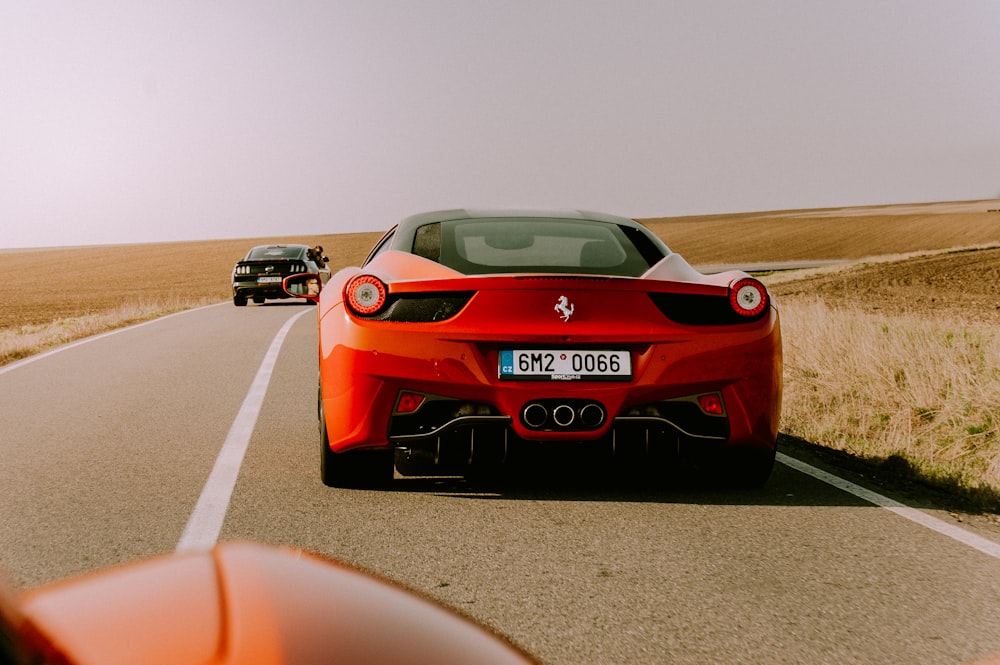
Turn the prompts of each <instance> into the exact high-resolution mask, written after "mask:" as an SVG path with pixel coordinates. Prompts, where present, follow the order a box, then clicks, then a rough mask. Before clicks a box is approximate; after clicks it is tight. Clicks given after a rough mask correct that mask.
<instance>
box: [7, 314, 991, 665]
mask: <svg viewBox="0 0 1000 665" xmlns="http://www.w3.org/2000/svg"><path fill="white" fill-rule="evenodd" d="M299 314H302V316H299V317H298V318H297V319H296V320H295V321H294V322H290V319H291V318H292V317H294V316H296V315H299ZM286 324H288V325H290V327H289V328H288V329H287V337H286V338H285V339H284V340H283V344H282V345H281V346H280V353H277V355H276V357H275V358H273V360H274V371H273V375H272V376H271V377H270V381H269V383H268V384H267V388H266V393H262V394H261V405H260V410H259V415H258V416H257V418H256V420H255V421H253V420H251V421H250V424H249V427H248V426H247V424H246V422H244V423H243V426H244V428H245V429H247V432H248V439H247V441H246V451H245V457H243V459H242V465H241V466H240V467H239V475H238V476H237V477H236V479H235V486H234V487H232V493H231V496H229V495H228V494H227V495H226V498H227V500H229V503H228V509H227V510H225V512H224V516H225V521H224V522H223V523H222V525H221V532H220V533H219V534H218V537H219V538H220V539H222V540H231V539H252V540H257V541H263V542H270V543H281V544H291V545H296V546H301V547H305V548H308V549H311V550H315V551H317V552H321V553H323V554H326V555H330V556H333V557H337V558H340V559H344V560H346V561H349V562H351V563H354V564H357V565H360V566H362V567H364V568H367V569H370V570H373V571H376V572H379V573H381V574H383V575H386V576H388V577H390V578H392V579H395V580H398V581H399V582H401V583H403V584H405V585H407V586H410V587H412V588H415V589H419V590H421V591H424V592H426V593H428V594H430V595H432V596H434V597H436V598H438V599H440V600H441V601H443V602H444V603H446V604H448V605H451V606H453V607H455V608H457V609H459V610H460V611H462V612H464V613H466V614H468V615H470V616H472V617H474V618H476V619H478V620H479V621H481V622H483V623H486V624H488V625H490V626H492V627H494V628H495V629H497V630H499V631H500V632H502V633H503V634H505V635H507V636H509V637H510V638H512V639H513V640H514V641H515V642H517V643H519V644H521V645H522V646H524V647H525V648H526V649H528V650H529V651H530V652H532V653H534V654H535V655H536V656H538V657H539V658H540V659H542V660H543V661H544V662H548V663H630V664H634V663H838V664H844V663H907V664H908V665H913V664H919V663H934V664H940V663H970V662H972V661H974V660H975V659H976V658H979V657H983V656H985V655H988V654H1000V546H998V545H997V541H998V539H997V538H996V537H995V535H994V534H991V533H990V532H989V531H981V532H978V533H977V532H976V531H975V528H974V527H971V528H972V530H971V531H969V530H968V529H969V528H970V527H968V525H965V524H961V525H960V524H954V523H950V522H948V521H947V516H946V515H945V518H946V520H945V522H943V523H936V522H932V523H931V524H930V526H931V527H933V526H935V524H945V525H947V526H949V527H950V528H954V527H955V526H958V527H959V528H960V529H962V531H961V533H968V534H971V536H972V541H971V543H972V544H970V543H969V542H961V541H959V540H956V539H955V538H954V537H952V536H953V535H954V534H951V535H949V534H944V533H941V532H939V531H936V530H934V529H933V528H929V526H928V525H924V524H919V523H917V522H914V521H913V520H912V519H907V518H906V517H907V513H906V511H905V509H903V510H895V511H894V510H888V509H885V508H883V507H877V506H875V505H874V504H872V503H870V502H869V501H866V500H864V499H862V498H859V497H858V496H855V495H854V494H851V493H849V492H846V491H843V490H842V489H838V488H836V487H834V486H832V485H830V484H828V483H827V482H823V481H821V480H818V479H816V478H814V477H812V476H810V475H807V474H806V473H803V472H801V471H799V470H795V469H793V468H791V467H789V466H787V465H785V464H779V465H778V467H777V469H776V471H775V474H774V476H773V477H772V479H771V481H770V482H769V483H768V484H767V485H766V486H765V487H764V488H762V489H760V490H755V491H749V492H737V491H724V490H718V489H712V488H708V487H699V486H697V485H688V484H683V485H677V486H673V487H666V488H648V487H647V488H640V489H634V488H630V487H629V486H628V485H622V484H613V483H605V482H600V481H595V480H593V479H591V480H587V481H578V482H568V481H567V479H565V478H562V479H557V478H552V479H549V480H548V481H547V480H546V479H535V480H531V481H528V482H526V483H524V484H519V485H516V486H513V485H512V486H506V487H504V486H501V487H498V488H494V489H493V490H489V491H486V490H481V489H476V488H473V487H468V486H466V485H465V484H464V483H462V482H460V481H456V480H426V479H400V480H397V481H396V483H395V486H394V488H393V489H392V490H389V491H365V490H335V489H329V488H326V487H324V486H323V485H322V484H321V483H320V481H319V471H318V443H317V433H316V421H315V408H316V407H315V389H316V364H315V363H316V333H315V329H314V325H315V323H314V315H313V310H312V308H311V307H309V306H304V305H299V304H277V303H276V304H273V305H272V304H269V305H266V306H261V307H256V306H249V307H246V308H235V307H232V306H231V305H220V306H214V307H208V308H203V309H200V310H195V311H192V312H187V313H183V314H180V315H174V316H171V317H167V318H164V319H160V320H157V321H154V322H151V323H149V324H145V325H142V326H138V327H133V328H129V329H125V330H123V331H119V332H117V333H115V334H112V335H108V336H104V337H100V338H97V339H94V340H91V341H88V342H86V343H82V344H78V345H73V346H71V347H69V348H65V349H63V350H61V351H59V352H57V353H54V354H51V355H46V356H43V357H39V358H37V359H36V360H33V361H31V362H28V363H21V364H15V365H13V366H8V367H7V368H0V460H2V461H0V488H2V490H0V564H2V566H3V567H4V569H5V570H6V571H7V574H8V577H9V578H10V580H11V581H13V582H14V583H15V585H19V586H22V587H32V586H35V585H39V584H43V583H47V582H50V581H53V580H57V579H61V578H64V577H67V576H70V575H74V574H78V573H81V572H85V571H90V570H93V569H96V568H102V567H105V566H108V565H112V564H115V563H119V562H123V561H130V560H133V559H136V558H139V557H144V556H148V555H152V554H157V553H161V552H167V551H172V550H174V549H175V548H177V546H178V544H179V542H180V541H181V538H182V534H184V533H185V528H186V526H187V525H188V524H189V522H191V521H192V515H193V514H194V513H195V512H196V505H198V504H199V497H200V496H202V492H203V489H204V488H205V487H206V483H208V482H209V478H210V475H211V474H212V470H213V466H214V465H215V462H216V458H217V457H218V456H219V454H220V450H222V448H223V445H224V443H227V442H228V441H230V439H232V438H233V431H234V430H236V429H237V428H236V427H234V422H236V421H238V420H239V419H240V417H239V416H238V414H239V413H241V406H244V404H245V400H246V401H247V402H249V401H250V400H248V399H247V395H248V391H249V390H250V388H251V385H253V384H254V381H255V378H258V380H259V375H258V370H259V368H260V367H261V364H262V362H263V361H264V360H265V358H266V357H267V353H268V350H269V349H271V348H274V349H275V350H276V349H277V347H276V346H273V344H274V341H275V337H276V335H278V333H279V331H281V330H282V328H283V326H285V325H286ZM227 445H228V443H227ZM241 454H242V453H241ZM223 508H225V505H223ZM924 514H925V513H920V515H924ZM938 516H940V514H938ZM910 517H912V515H910ZM980 536H984V537H985V540H977V538H978V537H980ZM991 547H992V548H993V549H991ZM330 620H331V621H336V617H331V618H330ZM386 631H387V633H386V634H387V639H390V638H391V627H389V626H387V627H386Z"/></svg>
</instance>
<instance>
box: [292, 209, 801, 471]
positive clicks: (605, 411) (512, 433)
mask: <svg viewBox="0 0 1000 665" xmlns="http://www.w3.org/2000/svg"><path fill="white" fill-rule="evenodd" d="M312 277H315V275H313V276H312ZM309 279H310V276H309V275H297V276H294V277H289V278H287V279H286V280H285V288H286V289H287V290H288V291H289V293H290V294H291V295H296V296H300V297H301V296H305V297H310V298H314V299H316V300H317V301H318V303H319V307H318V308H317V312H318V320H319V365H320V378H319V396H318V404H319V407H318V411H319V429H320V444H321V445H320V448H321V456H320V460H321V461H320V469H321V477H322V479H323V482H324V483H325V484H327V485H329V486H374V485H378V484H381V483H385V482H388V481H390V480H391V479H392V478H393V467H394V465H395V468H396V469H397V470H398V471H399V473H400V474H402V475H466V476H472V475H475V474H476V473H477V472H484V471H487V472H488V471H489V470H491V469H496V468H498V467H500V468H502V467H503V464H504V463H505V462H507V461H510V460H512V459H516V458H518V456H520V455H524V454H526V453H527V454H530V453H531V452H532V451H538V450H541V449H547V450H568V451H576V452H580V453H586V454H592V455H597V456H598V457H600V456H602V455H604V456H607V458H608V459H609V460H612V459H618V458H629V459H639V460H641V461H640V466H641V467H643V468H645V469H647V470H648V469H656V470H658V471H662V472H663V473H664V474H666V473H667V472H668V471H669V470H670V469H671V468H676V466H675V465H676V463H677V462H678V461H679V460H694V461H695V468H701V469H716V470H718V471H719V472H720V473H721V474H723V476H722V477H724V478H725V479H727V481H731V482H735V483H738V484H743V485H756V484H761V483H763V482H764V481H766V480H767V478H768V476H769V474H770V472H771V468H772V466H773V465H774V458H775V440H776V437H777V429H778V416H779V411H780V406H781V333H780V329H779V324H778V312H777V310H776V309H775V307H774V304H773V303H772V302H771V299H770V297H769V295H768V292H767V290H766V289H765V287H764V285H763V284H761V283H760V282H759V281H757V280H756V279H754V278H752V277H751V276H749V275H748V274H746V273H744V272H740V271H729V272H723V273H719V274H712V275H705V274H702V273H700V272H698V271H697V270H695V269H693V268H692V267H691V266H690V265H688V263H687V262H685V261H684V259H683V258H681V256H679V255H678V254H675V253H673V252H671V251H670V250H669V249H668V248H667V246H666V245H665V244H664V243H663V242H662V241H661V240H660V239H659V238H658V237H657V236H656V235H654V234H653V233H652V232H650V231H649V230H648V229H646V228H645V227H643V226H642V225H641V224H639V223H637V222H635V221H633V220H630V219H625V218H622V217H616V216H612V215H606V214H598V213H590V212H578V211H572V212H533V211H532V212H523V211H492V210H491V211H477V210H449V211H443V212H432V213H425V214H420V215H415V216H412V217H408V218H407V219H405V220H403V221H402V222H400V223H399V224H398V225H397V226H396V227H394V228H393V229H391V230H390V231H388V232H387V233H386V234H385V235H384V236H383V237H382V238H381V239H380V240H379V242H378V243H377V244H376V245H375V247H374V249H372V251H371V253H370V255H369V256H368V258H367V259H366V260H365V262H364V264H363V265H362V266H361V267H354V268H345V269H343V270H341V271H339V272H337V273H336V274H335V275H333V276H332V277H331V279H330V281H329V283H328V284H326V285H325V286H324V288H322V291H321V293H320V294H319V295H318V296H310V295H309V294H308V291H307V285H306V280H309ZM315 284H316V281H315V280H314V281H313V283H312V287H313V288H315ZM562 444H571V445H568V446H564V445H562Z"/></svg>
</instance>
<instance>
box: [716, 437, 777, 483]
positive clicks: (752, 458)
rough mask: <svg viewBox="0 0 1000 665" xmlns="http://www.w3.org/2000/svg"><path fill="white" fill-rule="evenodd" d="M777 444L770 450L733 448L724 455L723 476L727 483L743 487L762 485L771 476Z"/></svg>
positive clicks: (722, 460)
mask: <svg viewBox="0 0 1000 665" xmlns="http://www.w3.org/2000/svg"><path fill="white" fill-rule="evenodd" d="M776 453H777V446H775V447H774V448H772V449H771V450H770V451H763V450H760V449H758V448H733V449H732V450H726V451H724V452H723V455H722V459H721V462H722V478H723V481H724V482H725V483H726V485H729V486H730V487H738V488H741V489H753V488H756V487H760V486H761V485H763V484H764V483H766V482H767V479H768V478H770V477H771V471H772V470H773V469H774V458H775V455H776Z"/></svg>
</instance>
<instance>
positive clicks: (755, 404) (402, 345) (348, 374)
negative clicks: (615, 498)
mask: <svg viewBox="0 0 1000 665" xmlns="http://www.w3.org/2000/svg"><path fill="white" fill-rule="evenodd" d="M321 325H322V326H329V327H337V328H338V329H337V330H336V332H337V333H339V334H333V333H334V332H335V331H334V330H324V331H323V334H322V335H321V344H322V343H324V342H325V343H328V344H329V342H328V340H334V339H336V340H337V342H338V343H335V344H329V346H327V347H326V348H323V347H321V349H320V354H321V358H320V369H321V376H322V386H323V390H322V399H323V408H324V413H325V415H326V426H327V431H328V435H329V439H330V447H331V449H332V450H334V451H337V452H342V451H346V450H351V449H355V448H397V449H404V450H407V451H411V450H420V451H428V450H437V449H438V448H439V447H440V446H441V445H442V442H445V443H447V445H449V446H457V447H459V448H461V447H463V446H464V447H468V446H469V445H471V446H473V447H474V446H475V445H476V442H477V441H479V442H485V441H490V442H493V444H492V445H504V446H509V445H510V444H511V443H512V442H518V444H519V445H520V442H524V443H527V444H531V443H532V442H537V443H542V442H560V441H567V442H568V441H578V442H593V445H595V446H596V445H610V446H616V445H619V444H621V443H622V442H623V441H624V440H626V439H627V440H628V441H629V442H630V443H631V442H634V441H636V440H642V441H654V442H659V441H671V442H673V444H668V445H677V442H678V441H681V442H686V443H689V444H691V445H704V446H706V447H719V446H747V447H752V448H759V449H762V450H768V451H769V450H773V449H774V446H775V440H776V437H777V431H778V420H779V414H780V408H781V371H782V368H781V338H780V331H779V324H778V317H777V313H776V312H775V311H772V314H771V316H770V317H769V318H767V319H765V320H764V321H762V322H760V323H758V324H754V325H749V326H743V327H741V328H739V329H733V328H728V329H727V330H725V331H721V330H711V329H709V330H684V331H680V332H674V333H672V334H669V335H664V336H663V337H661V338H660V339H658V340H656V341H653V342H631V343H626V344H622V343H619V342H612V341H605V342H604V343H601V342H600V341H599V340H596V341H595V340H591V341H588V346H590V347H592V348H602V347H607V346H609V345H613V346H614V347H615V348H626V347H627V348H628V349H629V351H630V353H631V355H632V362H633V368H634V371H633V377H632V379H631V380H629V381H627V382H603V381H602V382H596V381H590V382H588V381H501V380H499V379H498V362H499V359H498V355H499V350H500V349H501V348H504V347H510V346H511V345H515V346H516V345H524V344H530V343H535V344H537V343H538V342H537V340H532V341H514V342H503V343H494V342H480V341H463V340H456V339H450V338H448V337H446V336H445V335H444V334H443V333H439V334H417V333H416V332H413V331H412V330H404V329H403V328H401V327H396V329H391V328H392V327H383V328H381V329H378V330H375V331H372V330H371V329H359V328H358V327H355V326H352V325H350V321H349V319H347V318H346V316H344V315H343V314H342V313H340V314H338V313H337V312H336V311H334V312H331V313H330V314H328V316H326V317H324V319H323V321H321ZM439 329H441V330H444V328H439ZM403 392H413V393H419V394H421V395H424V396H426V398H427V400H426V402H425V403H424V404H423V405H422V406H421V407H420V409H418V410H417V411H415V412H413V413H408V414H400V413H398V412H397V410H396V407H397V401H398V399H399V395H400V394H401V393H403ZM704 394H717V395H719V396H721V401H722V404H723V405H724V413H723V414H722V415H710V414H706V413H704V412H703V411H701V409H700V408H699V407H698V404H697V401H696V397H697V396H698V395H704ZM538 403H541V404H543V405H545V406H547V407H548V408H549V411H550V412H551V411H552V410H554V409H555V408H556V407H558V406H560V405H563V404H565V405H569V406H570V407H571V408H573V409H576V410H577V415H576V416H575V417H574V418H573V422H572V423H571V424H570V425H568V426H561V425H559V423H557V422H552V420H549V421H546V422H544V423H542V424H538V423H537V422H536V421H534V420H533V419H531V418H526V414H525V409H526V407H529V406H530V405H532V404H538ZM592 404H593V405H599V406H600V408H601V409H602V411H603V417H601V418H596V417H592V418H590V419H589V420H588V424H587V425H586V426H581V425H580V420H582V416H581V415H580V409H581V408H582V407H583V406H586V405H592ZM564 413H568V412H564ZM565 420H566V418H565V417H564V418H562V419H561V420H560V421H559V422H565ZM497 442H501V443H497ZM504 442H505V443H504ZM654 445H659V444H654Z"/></svg>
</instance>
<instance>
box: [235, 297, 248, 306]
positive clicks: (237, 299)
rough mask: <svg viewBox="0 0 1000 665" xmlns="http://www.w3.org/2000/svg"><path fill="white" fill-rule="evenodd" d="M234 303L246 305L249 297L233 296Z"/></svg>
mask: <svg viewBox="0 0 1000 665" xmlns="http://www.w3.org/2000/svg"><path fill="white" fill-rule="evenodd" d="M233 304H234V305H236V306H237V307H246V306H247V297H246V296H243V295H235V296H233Z"/></svg>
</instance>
